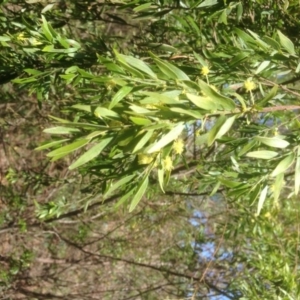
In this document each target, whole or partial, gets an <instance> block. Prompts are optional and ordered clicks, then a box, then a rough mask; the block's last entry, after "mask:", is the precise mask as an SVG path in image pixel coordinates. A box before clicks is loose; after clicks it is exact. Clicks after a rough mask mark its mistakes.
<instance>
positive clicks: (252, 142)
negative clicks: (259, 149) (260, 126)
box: [238, 140, 257, 156]
mask: <svg viewBox="0 0 300 300" xmlns="http://www.w3.org/2000/svg"><path fill="white" fill-rule="evenodd" d="M256 145H257V142H256V141H255V140H250V141H249V142H247V143H246V144H245V146H244V147H243V148H242V149H241V151H240V152H239V153H238V156H242V155H244V154H245V153H247V152H248V151H249V150H250V149H252V148H253V147H254V146H256Z"/></svg>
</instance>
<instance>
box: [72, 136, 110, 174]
mask: <svg viewBox="0 0 300 300" xmlns="http://www.w3.org/2000/svg"><path fill="white" fill-rule="evenodd" d="M111 140H112V137H109V138H106V139H103V140H102V141H101V142H100V143H99V144H97V145H95V146H93V147H92V148H91V149H89V150H88V151H87V152H85V153H84V154H83V155H82V156H80V157H79V158H78V159H77V160H76V161H75V162H74V163H73V164H71V165H70V166H69V169H70V170H74V169H76V168H78V167H80V166H82V165H84V164H86V163H87V162H89V161H91V160H92V159H93V158H95V157H97V156H98V155H99V154H100V153H101V152H102V151H103V149H104V148H105V147H106V146H107V145H108V144H109V142H110V141H111Z"/></svg>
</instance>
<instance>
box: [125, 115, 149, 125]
mask: <svg viewBox="0 0 300 300" xmlns="http://www.w3.org/2000/svg"><path fill="white" fill-rule="evenodd" d="M129 119H130V120H131V121H132V122H133V123H134V124H136V125H140V126H147V125H150V124H151V121H150V120H149V119H145V118H139V117H129Z"/></svg>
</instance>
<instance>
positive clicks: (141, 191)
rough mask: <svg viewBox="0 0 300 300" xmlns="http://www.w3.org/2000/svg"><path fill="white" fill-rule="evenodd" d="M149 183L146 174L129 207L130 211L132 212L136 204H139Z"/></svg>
mask: <svg viewBox="0 0 300 300" xmlns="http://www.w3.org/2000/svg"><path fill="white" fill-rule="evenodd" d="M148 183H149V177H148V176H146V177H145V178H144V180H143V181H142V183H141V184H140V185H139V187H138V189H137V192H136V194H135V195H134V197H133V199H132V201H131V204H130V207H129V212H132V211H133V210H134V209H135V208H136V206H137V205H138V203H139V202H140V200H141V199H142V197H143V195H144V194H145V192H146V189H147V187H148Z"/></svg>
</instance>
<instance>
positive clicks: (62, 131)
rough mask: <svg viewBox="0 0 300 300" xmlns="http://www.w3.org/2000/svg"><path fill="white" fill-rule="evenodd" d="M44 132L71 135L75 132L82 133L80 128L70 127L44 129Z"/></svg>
mask: <svg viewBox="0 0 300 300" xmlns="http://www.w3.org/2000/svg"><path fill="white" fill-rule="evenodd" d="M43 131H44V132H46V133H51V134H70V133H74V132H80V130H79V129H78V128H69V127H62V126H57V127H52V128H47V129H44V130H43Z"/></svg>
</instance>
